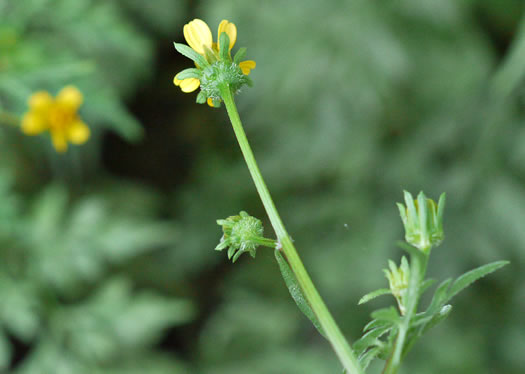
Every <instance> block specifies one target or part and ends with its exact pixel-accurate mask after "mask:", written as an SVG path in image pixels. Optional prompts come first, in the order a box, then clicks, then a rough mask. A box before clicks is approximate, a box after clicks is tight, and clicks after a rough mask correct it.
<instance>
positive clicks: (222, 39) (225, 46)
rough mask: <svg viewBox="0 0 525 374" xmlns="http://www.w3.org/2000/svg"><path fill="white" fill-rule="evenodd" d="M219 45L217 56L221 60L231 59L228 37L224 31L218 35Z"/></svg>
mask: <svg viewBox="0 0 525 374" xmlns="http://www.w3.org/2000/svg"><path fill="white" fill-rule="evenodd" d="M219 45H220V47H221V49H220V51H219V56H220V57H221V60H222V61H231V57H230V37H229V36H228V34H226V33H225V32H223V33H221V35H220V36H219Z"/></svg>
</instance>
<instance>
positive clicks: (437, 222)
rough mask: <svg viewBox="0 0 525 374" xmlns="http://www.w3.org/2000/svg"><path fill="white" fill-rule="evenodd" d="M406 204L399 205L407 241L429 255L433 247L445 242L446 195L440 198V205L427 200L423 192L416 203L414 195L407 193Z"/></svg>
mask: <svg viewBox="0 0 525 374" xmlns="http://www.w3.org/2000/svg"><path fill="white" fill-rule="evenodd" d="M405 204H406V206H404V205H403V204H401V203H398V204H397V206H398V208H399V214H400V215H401V220H402V221H403V226H404V227H405V240H406V242H407V243H408V244H410V245H412V246H414V247H416V248H417V249H419V250H420V251H423V252H424V253H426V254H428V253H429V252H430V249H431V248H432V247H437V246H438V245H440V244H441V242H442V241H443V239H444V237H445V234H444V233H443V211H444V209H445V194H444V193H443V194H441V196H440V197H439V203H438V204H436V203H435V202H434V201H433V200H431V199H427V197H426V196H425V194H424V193H423V192H420V193H419V195H418V196H417V200H416V201H414V199H413V198H412V195H411V194H410V193H409V192H407V191H405Z"/></svg>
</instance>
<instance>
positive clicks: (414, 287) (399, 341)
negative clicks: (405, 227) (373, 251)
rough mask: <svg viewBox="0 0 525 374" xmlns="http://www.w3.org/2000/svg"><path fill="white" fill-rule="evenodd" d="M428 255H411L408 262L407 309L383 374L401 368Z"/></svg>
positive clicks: (390, 373) (392, 373)
mask: <svg viewBox="0 0 525 374" xmlns="http://www.w3.org/2000/svg"><path fill="white" fill-rule="evenodd" d="M427 260H428V255H422V254H421V255H411V260H410V280H409V283H408V290H407V301H408V302H407V308H406V313H405V315H404V316H403V321H402V322H401V325H400V326H399V332H398V334H397V338H396V342H395V344H394V351H393V352H392V355H391V356H390V357H389V358H388V360H387V362H386V365H385V368H384V369H383V374H396V373H397V372H398V370H399V367H400V366H401V360H402V359H403V353H404V352H403V349H404V348H405V340H406V337H407V334H408V330H409V329H410V322H411V321H412V318H414V316H415V315H416V312H417V304H418V301H419V286H420V284H421V280H422V279H423V278H424V276H425V272H426V267H427Z"/></svg>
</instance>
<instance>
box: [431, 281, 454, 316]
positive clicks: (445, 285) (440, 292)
mask: <svg viewBox="0 0 525 374" xmlns="http://www.w3.org/2000/svg"><path fill="white" fill-rule="evenodd" d="M450 283H452V279H450V278H449V279H446V280H444V281H443V282H441V284H440V285H439V287H438V288H437V289H436V292H434V296H433V297H432V301H431V302H430V306H429V307H428V308H427V310H426V312H425V314H426V315H427V316H430V315H433V314H434V313H436V312H437V310H438V309H439V308H441V306H442V305H443V304H444V303H445V302H446V300H447V291H448V289H449V287H450Z"/></svg>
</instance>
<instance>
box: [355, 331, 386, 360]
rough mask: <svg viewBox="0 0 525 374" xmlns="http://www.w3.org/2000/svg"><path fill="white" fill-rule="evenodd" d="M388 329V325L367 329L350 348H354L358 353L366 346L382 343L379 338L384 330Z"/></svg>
mask: <svg viewBox="0 0 525 374" xmlns="http://www.w3.org/2000/svg"><path fill="white" fill-rule="evenodd" d="M389 329H390V328H389V327H386V326H384V327H379V328H377V329H374V330H370V331H368V332H367V333H366V334H365V335H363V336H362V337H361V338H360V339H359V340H357V341H356V342H355V343H354V345H353V346H352V348H353V349H354V350H355V352H356V354H358V355H360V354H361V353H363V352H364V351H365V350H366V349H367V348H368V347H370V346H377V345H379V344H382V342H381V341H380V340H379V338H380V337H381V336H382V335H384V334H385V333H386V332H388V330H389Z"/></svg>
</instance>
